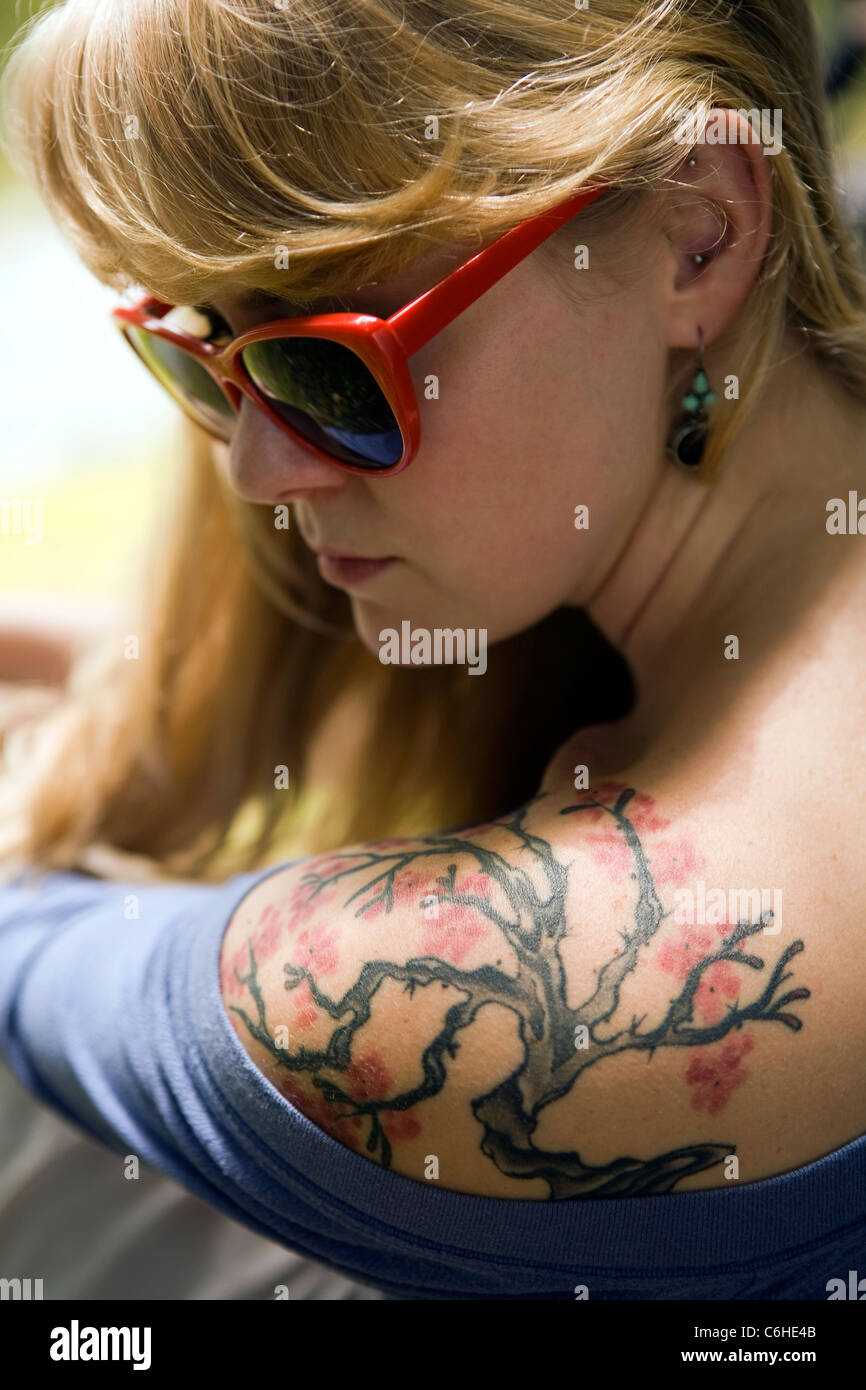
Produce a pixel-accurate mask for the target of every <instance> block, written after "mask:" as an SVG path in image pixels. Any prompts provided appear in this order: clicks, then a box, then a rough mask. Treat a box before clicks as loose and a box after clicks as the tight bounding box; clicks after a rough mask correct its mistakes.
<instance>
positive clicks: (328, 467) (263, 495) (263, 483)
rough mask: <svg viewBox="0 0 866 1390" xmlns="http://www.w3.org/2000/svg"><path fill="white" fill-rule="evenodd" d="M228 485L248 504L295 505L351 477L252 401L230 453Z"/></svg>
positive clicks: (244, 402)
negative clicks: (297, 501)
mask: <svg viewBox="0 0 866 1390" xmlns="http://www.w3.org/2000/svg"><path fill="white" fill-rule="evenodd" d="M226 474H227V477H228V481H229V483H230V484H231V486H232V488H233V489H234V491H235V492H236V493H237V494H238V496H239V497H241V498H243V500H244V501H245V502H264V503H266V504H267V503H276V502H290V501H292V500H293V499H294V498H295V497H298V498H301V497H305V496H307V495H308V494H309V493H312V492H319V491H322V492H324V491H333V490H335V489H336V488H339V487H343V486H344V485H345V482H346V479H347V477H348V476H349V475H348V474H347V473H345V472H344V471H343V470H342V469H341V468H338V467H337V465H336V464H332V463H328V462H327V461H326V460H324V459H319V458H317V457H316V456H315V454H312V453H311V452H310V451H309V449H305V448H304V446H303V445H302V444H298V443H297V442H296V441H295V440H294V439H293V438H292V437H291V435H289V434H286V433H285V432H284V431H283V430H281V429H279V428H278V426H277V425H275V424H274V422H273V421H272V420H269V419H268V417H267V415H265V413H264V411H262V410H259V409H258V407H257V406H255V405H254V404H253V402H252V401H251V400H249V399H248V398H247V397H246V396H244V397H243V398H242V403H241V408H240V414H239V415H238V419H237V421H236V423H235V427H234V433H233V435H232V440H231V444H230V445H229V447H228V455H227V464H226Z"/></svg>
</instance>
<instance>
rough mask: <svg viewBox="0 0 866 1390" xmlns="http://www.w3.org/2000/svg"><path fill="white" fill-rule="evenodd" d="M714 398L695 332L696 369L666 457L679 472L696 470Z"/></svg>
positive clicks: (701, 343) (700, 341)
mask: <svg viewBox="0 0 866 1390" xmlns="http://www.w3.org/2000/svg"><path fill="white" fill-rule="evenodd" d="M717 400H718V397H717V395H716V393H715V391H713V389H712V387H711V386H710V383H709V378H708V377H707V374H706V371H705V370H704V335H703V333H702V332H701V330H700V328H698V367H697V371H696V372H695V377H694V381H693V382H692V387H691V390H690V391H689V392H688V394H687V395H685V396H683V400H682V407H683V415H682V417H681V418H680V419H679V420H677V422H676V424H675V425H674V427H673V429H672V430H671V433H670V436H669V437H668V446H667V450H668V454H669V456H670V457H671V458H672V459H673V461H674V463H678V464H680V465H681V466H682V467H683V468H688V469H690V470H694V469H695V468H699V467H700V464H701V460H702V459H703V456H704V448H705V447H706V442H707V424H708V420H709V412H710V410H712V408H713V406H714V405H715V404H716V402H717Z"/></svg>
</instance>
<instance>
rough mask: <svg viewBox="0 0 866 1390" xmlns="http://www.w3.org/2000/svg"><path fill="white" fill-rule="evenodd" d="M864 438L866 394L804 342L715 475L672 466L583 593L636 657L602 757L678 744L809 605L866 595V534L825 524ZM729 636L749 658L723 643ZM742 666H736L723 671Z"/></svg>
mask: <svg viewBox="0 0 866 1390" xmlns="http://www.w3.org/2000/svg"><path fill="white" fill-rule="evenodd" d="M864 444H866V406H864V405H861V404H859V403H858V402H856V401H854V400H853V399H852V398H851V397H849V396H848V395H847V394H846V393H845V392H844V391H843V390H842V388H841V387H839V386H838V385H837V384H836V383H835V382H834V381H833V380H831V379H830V377H829V376H828V374H827V373H826V371H824V370H822V369H821V368H820V367H818V366H817V365H816V364H815V363H814V362H812V361H811V360H810V359H808V358H806V357H805V356H804V355H803V354H802V353H799V354H798V353H797V352H796V350H794V351H792V353H791V354H790V355H786V357H785V360H784V362H783V364H782V365H781V366H779V367H778V368H777V369H776V370H775V372H774V373H773V376H772V378H771V381H770V382H769V384H768V386H767V388H766V390H765V392H764V395H763V397H762V400H761V402H760V404H759V405H758V407H757V408H756V411H755V413H754V414H753V416H752V418H751V419H750V420H749V422H748V424H747V425H746V426H744V428H743V430H742V431H741V433H740V435H739V436H738V438H737V440H736V441H735V443H734V445H733V446H732V448H731V449H730V450H729V451H728V454H727V455H726V457H725V460H724V461H723V463H722V466H721V468H720V470H719V475H718V477H717V480H716V481H714V482H712V483H710V484H708V485H705V484H703V483H700V482H698V481H697V480H696V479H694V478H692V477H690V476H689V475H688V474H687V473H686V472H685V471H684V470H682V471H681V470H679V469H676V468H674V467H673V465H670V464H668V465H666V469H665V473H664V476H663V479H662V481H661V483H660V486H659V488H658V490H657V492H656V494H655V495H654V497H653V501H652V503H651V504H650V506H649V507H648V508H647V510H646V511H645V513H644V515H643V517H642V519H641V522H640V524H639V526H638V527H637V529H636V531H635V532H634V534H633V535H632V536H631V537H630V538H629V542H628V545H627V546H626V547H625V550H624V552H623V553H622V554H621V556H620V557H619V558H618V559H617V561H616V562H615V563H614V565H613V567H612V568H611V570H610V572H609V573H608V574H607V576H606V577H605V579H604V580H603V582H602V583H601V584H600V585H599V587H598V588H597V590H596V592H595V593H594V594H593V596H592V598H591V599H590V601H589V602H588V603H586V604H585V605H584V606H585V607H586V609H587V612H588V613H589V616H590V617H591V618H592V619H593V621H594V622H595V623H596V625H597V626H598V627H599V628H600V629H601V631H602V632H603V633H604V635H605V636H606V637H607V638H608V640H609V641H610V642H611V643H612V644H613V645H614V646H615V647H617V648H618V650H619V651H620V652H622V654H623V656H624V657H625V658H626V660H627V661H628V663H629V665H630V668H631V671H632V676H633V678H634V682H635V687H636V691H637V698H636V704H635V708H634V711H633V713H632V714H631V715H630V716H629V718H628V719H627V720H625V721H621V722H620V723H619V724H617V725H611V726H609V727H607V726H605V727H604V731H603V732H601V733H600V734H596V737H598V738H599V739H600V742H601V746H602V748H603V750H604V752H603V754H602V756H604V755H605V754H606V753H609V752H610V751H611V750H613V753H614V757H613V761H614V762H616V761H619V762H622V761H623V760H625V761H631V760H632V759H633V758H634V756H636V755H637V756H639V755H640V754H641V753H642V752H643V751H644V750H646V749H648V748H650V747H655V746H656V745H658V744H659V743H661V742H664V741H666V739H668V738H669V737H671V736H672V735H676V738H677V744H678V746H679V745H681V743H682V739H683V735H684V733H685V731H686V730H687V729H688V728H689V726H690V723H691V722H692V719H694V718H695V717H696V718H697V719H699V723H700V727H702V728H703V729H706V728H707V727H708V726H709V721H710V720H711V719H714V720H715V721H716V722H717V721H718V717H719V715H720V713H721V710H722V706H723V705H724V704H725V703H726V702H730V701H731V700H736V699H738V698H739V699H742V698H743V697H744V696H745V693H746V692H747V691H748V690H749V689H750V688H751V684H752V682H750V680H749V679H748V678H749V677H752V676H753V675H755V674H756V673H757V670H758V667H759V666H760V665H761V664H762V663H763V662H764V661H765V660H766V659H767V658H768V657H770V656H771V655H772V654H773V652H774V651H775V650H777V649H779V648H780V647H781V646H783V645H784V643H785V641H786V638H787V637H789V636H790V634H791V633H792V632H793V633H797V632H801V631H802V630H803V627H804V621H805V623H806V624H807V623H808V615H809V612H810V611H811V612H813V613H815V612H818V611H824V612H825V616H826V610H825V609H824V607H823V605H826V603H827V600H828V595H834V598H833V603H835V604H836V608H838V603H839V602H842V603H844V602H851V601H852V598H853V601H855V602H856V601H857V598H858V597H862V598H863V599H864V602H866V556H864V553H863V548H862V546H858V545H857V544H856V538H853V539H852V538H846V537H843V536H835V535H829V534H828V532H827V529H826V522H827V503H828V501H829V500H830V499H831V498H834V497H841V498H844V499H846V500H847V497H848V493H849V491H850V490H852V489H853V490H855V491H856V490H858V489H859V491H860V494H861V495H862V494H863V492H864V489H866V450H864ZM843 574H844V578H845V584H844V588H843V589H842V588H840V587H839V584H838V583H837V581H841V579H842V576H843ZM852 579H853V588H852ZM843 593H844V596H845V597H844V599H842V598H841V597H840V595H841V594H843ZM830 611H831V612H833V611H836V609H833V608H831V610H830ZM731 637H736V638H737V639H738V642H739V652H740V659H739V661H731V658H730V656H726V644H727V651H728V652H730V651H731V650H732V648H731V644H730V642H729V640H728V639H730V638H731ZM734 667H736V668H737V676H738V677H740V679H735V678H732V679H727V675H728V673H729V672H730V671H731V670H732V668H734ZM742 677H746V678H747V679H742ZM595 732H596V731H594V733H595ZM577 738H578V739H580V738H581V735H580V734H578V735H577ZM560 770H561V769H560Z"/></svg>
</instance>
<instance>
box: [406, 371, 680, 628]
mask: <svg viewBox="0 0 866 1390" xmlns="http://www.w3.org/2000/svg"><path fill="white" fill-rule="evenodd" d="M587 356H588V358H590V360H591V355H590V354H587ZM449 399H453V404H449ZM650 400H651V393H650V392H649V391H647V390H643V391H642V390H641V389H640V386H639V384H638V389H637V392H636V394H634V393H633V394H632V398H631V403H630V404H629V403H628V402H624V401H623V388H622V382H621V374H620V372H619V370H618V368H616V367H615V366H614V365H613V364H611V363H610V362H608V361H605V360H604V359H603V357H602V358H601V359H600V360H599V358H598V357H597V358H596V360H595V361H593V362H592V365H591V366H589V365H584V363H582V362H581V361H575V355H574V354H571V355H570V356H567V355H566V354H554V355H553V356H552V357H551V356H548V357H547V359H546V360H545V363H544V365H543V366H542V364H541V363H540V362H539V361H538V359H537V356H534V355H533V354H532V353H529V352H526V351H524V350H522V349H521V350H517V349H516V348H515V346H514V344H513V343H512V344H510V345H503V346H502V348H501V349H500V350H499V351H497V352H496V353H494V354H490V355H488V356H487V357H486V358H485V361H484V362H483V363H482V364H476V365H475V367H474V368H473V369H472V371H471V373H470V371H469V369H468V364H466V370H465V371H464V373H463V379H462V382H460V384H459V385H458V378H457V374H456V372H455V373H454V374H453V377H452V374H451V373H448V374H447V375H442V376H441V377H440V398H439V399H438V400H434V401H424V402H423V405H422V438H423V444H422V448H421V452H420V454H419V456H418V459H417V460H416V463H415V465H413V468H415V469H417V471H416V473H415V475H414V478H412V482H413V483H414V484H415V487H416V491H415V495H414V498H413V501H412V507H411V512H412V518H413V520H412V523H411V525H412V533H413V536H415V537H416V540H417V550H416V553H415V559H416V562H417V565H418V566H419V567H420V568H423V570H424V571H425V573H426V576H427V577H428V578H429V579H431V580H435V581H436V582H437V584H438V585H440V586H441V587H442V588H443V589H446V588H447V590H448V591H449V592H450V593H453V594H459V595H460V596H461V598H462V600H463V602H464V604H465V607H466V611H471V612H472V613H474V614H483V615H484V617H486V619H487V623H486V625H487V626H488V627H492V626H494V625H497V626H500V627H502V628H511V629H512V630H515V631H516V630H519V629H520V628H521V627H524V626H528V625H530V624H531V623H533V622H536V621H538V620H540V618H542V617H544V616H545V615H546V614H547V613H549V612H550V611H552V610H553V609H554V608H555V607H557V606H558V605H559V604H560V603H562V602H564V601H566V600H567V599H569V598H570V597H571V595H572V594H573V592H574V590H575V589H576V588H579V587H580V583H581V579H582V577H583V576H588V575H589V574H591V573H595V571H596V569H597V566H598V563H599V556H600V554H603V553H606V552H608V551H609V550H610V548H611V546H612V545H615V544H616V539H617V534H618V532H619V531H620V530H621V529H623V528H625V527H628V526H629V525H630V522H631V508H632V507H633V506H635V505H638V504H639V489H638V488H637V487H635V481H636V478H638V477H640V475H641V472H643V474H644V476H648V475H647V468H646V464H647V461H648V460H651V458H652V454H653V452H654V450H653V448H652V447H648V446H650V432H649V431H647V430H646V429H644V428H642V424H641V417H642V416H643V415H645V414H646V413H647V411H648V410H649V403H650ZM411 475H412V469H410V470H409V474H408V475H407V483H409V481H410V477H411ZM576 508H580V509H583V508H586V510H587V513H588V517H589V527H588V529H586V528H584V527H583V526H582V525H581V527H580V529H578V527H576V525H575V522H576V521H578V522H581V523H582V522H583V520H584V513H583V511H580V512H579V513H578V514H576V510H575V509H576ZM418 521H421V523H422V524H421V526H420V529H419V528H418V527H417V524H416V523H417V522H418ZM405 597H406V598H407V599H408V597H409V591H408V590H407V591H406V594H405ZM458 620H459V621H462V622H463V623H464V625H469V619H468V618H462V619H455V621H458ZM477 621H478V623H480V624H482V625H483V624H484V618H481V617H479V618H478V619H477ZM503 635H504V633H503ZM491 636H492V634H491Z"/></svg>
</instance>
